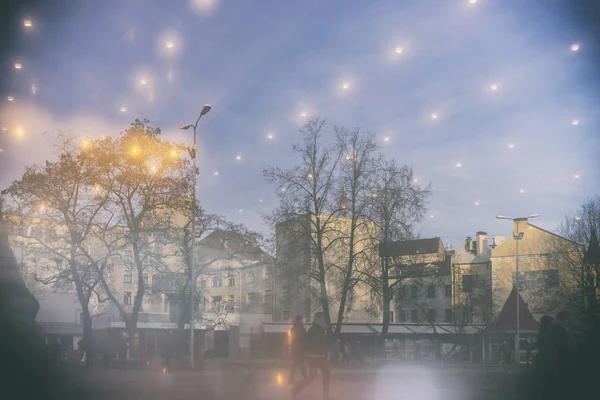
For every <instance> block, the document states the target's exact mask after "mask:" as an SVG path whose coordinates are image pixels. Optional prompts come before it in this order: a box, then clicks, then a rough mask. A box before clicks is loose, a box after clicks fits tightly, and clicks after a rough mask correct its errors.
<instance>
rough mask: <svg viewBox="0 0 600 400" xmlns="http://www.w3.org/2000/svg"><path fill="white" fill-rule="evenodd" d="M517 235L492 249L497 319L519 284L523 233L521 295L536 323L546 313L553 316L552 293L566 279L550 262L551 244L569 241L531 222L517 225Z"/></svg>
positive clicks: (515, 228)
mask: <svg viewBox="0 0 600 400" xmlns="http://www.w3.org/2000/svg"><path fill="white" fill-rule="evenodd" d="M513 232H514V235H513V236H510V237H509V238H508V239H507V240H506V241H505V242H503V243H502V244H500V245H499V246H497V247H496V248H494V249H493V250H492V254H491V262H492V286H493V289H494V292H493V300H494V302H493V306H494V318H495V317H497V315H498V313H499V312H500V310H501V308H502V306H503V305H504V303H505V302H506V300H507V298H508V295H509V294H510V292H511V290H512V288H513V286H514V285H515V283H516V263H517V257H516V250H517V240H515V237H514V236H515V235H519V234H522V239H520V240H519V241H518V242H519V243H518V245H519V257H518V262H519V294H520V295H521V297H522V298H523V300H524V301H525V303H526V304H527V307H528V308H529V310H530V311H531V313H532V314H533V316H534V317H535V319H536V320H538V321H539V319H540V318H541V317H542V316H543V315H544V314H553V313H554V312H555V311H556V310H553V309H552V308H553V307H551V306H550V303H549V302H548V301H547V296H548V293H551V292H552V290H553V289H556V288H558V286H559V284H560V282H561V280H563V279H565V278H566V277H565V276H564V275H563V274H562V273H561V271H560V270H559V268H558V267H557V266H554V267H553V266H551V265H549V263H548V252H549V248H550V247H549V244H550V242H551V241H554V240H565V241H566V240H567V239H564V238H561V237H560V236H558V235H556V234H554V233H552V232H549V231H547V230H545V229H542V228H540V227H538V226H535V225H533V224H531V223H529V222H528V220H523V221H520V222H519V224H517V223H516V222H515V223H514V224H513Z"/></svg>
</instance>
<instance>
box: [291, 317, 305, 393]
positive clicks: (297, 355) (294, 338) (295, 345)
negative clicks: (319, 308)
mask: <svg viewBox="0 0 600 400" xmlns="http://www.w3.org/2000/svg"><path fill="white" fill-rule="evenodd" d="M290 338H291V343H290V345H291V352H292V362H293V364H292V369H290V377H289V383H290V385H291V384H293V383H294V376H295V375H296V370H297V369H300V373H301V374H302V378H303V379H304V378H306V368H305V367H304V363H305V362H306V343H305V342H306V329H304V323H303V320H302V316H300V315H298V316H297V317H296V320H295V321H294V326H293V327H292V329H291V331H290Z"/></svg>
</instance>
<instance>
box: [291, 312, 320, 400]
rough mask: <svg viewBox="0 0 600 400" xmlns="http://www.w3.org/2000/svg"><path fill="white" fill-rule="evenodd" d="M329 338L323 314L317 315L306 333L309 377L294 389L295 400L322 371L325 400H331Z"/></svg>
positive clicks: (318, 313)
mask: <svg viewBox="0 0 600 400" xmlns="http://www.w3.org/2000/svg"><path fill="white" fill-rule="evenodd" d="M327 341H328V337H327V332H326V331H325V318H324V317H323V313H322V312H320V311H319V312H317V313H315V316H314V318H313V324H312V326H311V327H310V329H309V330H308V332H307V333H306V360H307V361H308V376H307V377H306V378H304V379H303V380H302V381H301V382H300V383H299V384H298V385H297V386H295V387H294V388H293V389H292V395H293V398H294V399H296V398H297V397H298V394H299V393H300V392H301V391H302V390H304V389H305V388H306V387H307V386H308V385H310V384H311V382H312V381H313V380H314V379H315V377H316V376H317V370H320V371H321V377H322V378H323V399H329V363H328V361H327V350H328V347H329V346H328V343H327Z"/></svg>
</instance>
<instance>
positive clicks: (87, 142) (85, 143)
mask: <svg viewBox="0 0 600 400" xmlns="http://www.w3.org/2000/svg"><path fill="white" fill-rule="evenodd" d="M80 144H81V148H83V149H87V148H88V147H90V144H92V142H91V141H90V139H89V138H83V139H81V143H80Z"/></svg>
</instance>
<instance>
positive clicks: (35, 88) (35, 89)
mask: <svg viewBox="0 0 600 400" xmlns="http://www.w3.org/2000/svg"><path fill="white" fill-rule="evenodd" d="M36 92H37V86H35V85H31V94H32V95H34V96H35V94H36Z"/></svg>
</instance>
